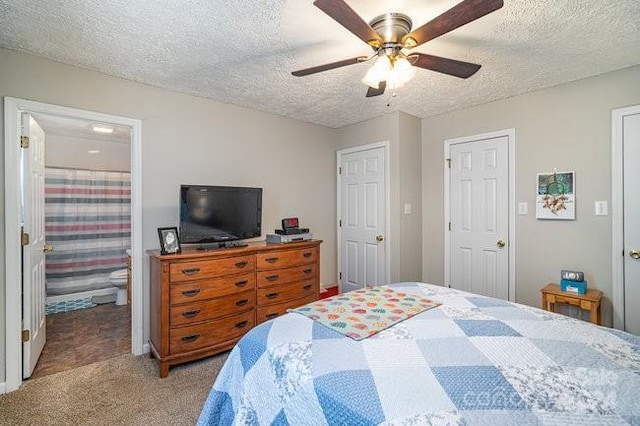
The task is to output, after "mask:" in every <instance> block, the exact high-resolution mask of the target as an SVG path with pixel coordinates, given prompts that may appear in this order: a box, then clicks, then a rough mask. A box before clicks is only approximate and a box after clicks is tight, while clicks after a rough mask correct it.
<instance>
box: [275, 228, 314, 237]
mask: <svg viewBox="0 0 640 426" xmlns="http://www.w3.org/2000/svg"><path fill="white" fill-rule="evenodd" d="M275 232H276V234H278V235H297V234H307V233H309V228H285V229H276V230H275Z"/></svg>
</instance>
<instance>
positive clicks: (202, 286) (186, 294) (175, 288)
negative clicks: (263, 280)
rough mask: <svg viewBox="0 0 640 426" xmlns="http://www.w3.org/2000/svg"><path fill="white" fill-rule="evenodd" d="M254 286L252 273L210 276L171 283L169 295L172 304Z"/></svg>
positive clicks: (231, 292)
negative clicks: (218, 276)
mask: <svg viewBox="0 0 640 426" xmlns="http://www.w3.org/2000/svg"><path fill="white" fill-rule="evenodd" d="M255 286H256V277H255V274H253V273H248V274H242V275H234V276H232V277H222V278H212V279H208V280H199V281H193V282H187V283H181V284H171V286H170V290H169V297H170V301H171V304H172V305H177V304H180V303H188V302H198V301H202V300H206V299H211V298H213V297H222V296H227V295H230V294H235V293H237V292H238V291H243V290H250V289H253V288H255Z"/></svg>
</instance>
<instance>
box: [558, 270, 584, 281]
mask: <svg viewBox="0 0 640 426" xmlns="http://www.w3.org/2000/svg"><path fill="white" fill-rule="evenodd" d="M560 278H561V279H563V280H568V281H576V282H580V281H584V272H582V271H571V270H567V269H563V270H562V271H560Z"/></svg>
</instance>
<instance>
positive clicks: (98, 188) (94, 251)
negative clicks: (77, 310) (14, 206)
mask: <svg viewBox="0 0 640 426" xmlns="http://www.w3.org/2000/svg"><path fill="white" fill-rule="evenodd" d="M45 234H46V239H47V242H49V243H51V244H52V245H53V251H52V252H50V253H47V256H46V289H47V296H55V295H62V294H72V293H79V292H83V291H89V290H96V289H100V288H106V287H111V284H109V274H110V273H111V272H113V271H115V270H117V269H123V268H126V266H127V258H126V253H125V250H126V249H128V248H129V247H130V246H131V174H130V173H129V172H110V171H96V170H78V169H63V168H53V167H48V168H46V169H45Z"/></svg>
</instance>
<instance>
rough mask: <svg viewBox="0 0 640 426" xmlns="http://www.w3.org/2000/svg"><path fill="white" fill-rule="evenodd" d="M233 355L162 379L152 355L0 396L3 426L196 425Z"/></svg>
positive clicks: (52, 377)
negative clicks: (210, 394) (227, 362)
mask: <svg viewBox="0 0 640 426" xmlns="http://www.w3.org/2000/svg"><path fill="white" fill-rule="evenodd" d="M226 358H227V354H226V353H225V354H221V355H217V356H214V357H210V358H206V359H204V360H201V361H196V362H191V363H188V364H183V365H180V366H176V367H172V368H171V370H170V371H169V376H168V377H166V378H164V379H161V378H159V376H158V364H157V362H156V361H155V360H154V359H151V358H149V357H148V356H147V355H142V356H138V357H134V356H133V355H121V356H119V357H117V358H112V359H110V360H107V361H102V362H98V363H95V364H90V365H86V366H84V367H80V368H76V369H74V370H70V371H64V372H62V373H57V374H52V375H50V376H45V377H42V378H39V379H34V380H27V381H25V382H24V383H23V385H22V387H21V388H20V389H18V390H17V391H15V392H11V393H8V394H6V395H0V425H13V426H17V425H194V424H195V423H196V421H197V420H198V415H199V414H200V410H201V409H202V405H203V404H204V401H205V399H206V398H207V395H208V394H209V390H210V389H211V386H212V385H213V382H214V381H215V378H216V376H217V374H218V371H220V368H221V367H222V364H223V363H224V361H225V359H226Z"/></svg>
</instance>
